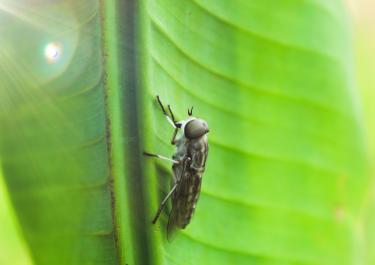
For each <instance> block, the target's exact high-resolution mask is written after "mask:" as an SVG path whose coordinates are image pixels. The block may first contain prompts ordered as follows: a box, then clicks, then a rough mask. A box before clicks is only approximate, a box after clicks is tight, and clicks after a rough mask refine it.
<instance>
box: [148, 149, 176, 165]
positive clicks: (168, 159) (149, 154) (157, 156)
mask: <svg viewBox="0 0 375 265" xmlns="http://www.w3.org/2000/svg"><path fill="white" fill-rule="evenodd" d="M143 154H144V155H145V156H151V157H156V158H159V159H162V160H166V161H169V162H172V163H173V164H179V163H180V162H179V161H177V160H173V159H170V158H168V157H165V156H162V155H157V154H151V153H147V152H143Z"/></svg>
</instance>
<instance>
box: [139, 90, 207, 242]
mask: <svg viewBox="0 0 375 265" xmlns="http://www.w3.org/2000/svg"><path fill="white" fill-rule="evenodd" d="M156 99H157V102H158V103H159V105H160V108H161V110H162V111H163V114H164V116H165V117H166V118H167V121H168V122H169V123H170V124H171V125H172V126H173V128H174V133H173V136H172V140H171V144H172V145H175V146H176V152H175V153H174V154H173V156H172V159H170V158H168V157H165V156H162V155H157V154H151V153H147V152H144V155H146V156H150V157H156V158H159V159H163V160H166V161H169V162H172V171H173V179H172V182H171V190H170V191H169V193H168V194H167V196H166V197H165V198H164V200H163V201H162V202H161V204H160V207H159V209H158V211H157V212H156V215H155V217H154V219H153V220H152V223H153V224H155V223H156V221H157V220H158V218H159V216H160V213H161V212H162V210H163V208H164V207H165V205H166V204H167V202H168V199H169V198H172V210H171V212H170V213H169V219H168V227H167V231H168V239H169V238H170V236H171V234H172V233H173V232H174V231H175V230H176V229H184V228H185V227H186V226H187V225H188V224H189V222H190V220H191V218H192V216H193V214H194V210H195V207H196V204H197V201H198V198H199V193H200V188H201V182H202V176H203V173H204V170H205V166H206V159H207V155H208V139H207V133H208V132H209V129H208V124H207V122H206V121H204V120H202V119H199V118H195V117H193V108H191V109H188V118H187V119H185V120H182V121H179V122H176V121H175V118H174V115H173V112H172V110H171V107H170V106H169V105H168V111H169V113H170V115H168V113H167V112H166V110H165V108H164V106H163V104H162V102H161V101H160V98H159V96H157V97H156ZM179 130H181V131H182V132H183V133H182V135H181V136H180V137H177V134H178V132H179Z"/></svg>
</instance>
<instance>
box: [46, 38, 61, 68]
mask: <svg viewBox="0 0 375 265" xmlns="http://www.w3.org/2000/svg"><path fill="white" fill-rule="evenodd" d="M62 52H63V49H62V46H61V44H59V43H56V42H51V43H48V44H47V46H46V48H45V49H44V56H45V58H46V60H47V63H49V64H53V63H56V62H58V61H59V59H60V58H61V56H62Z"/></svg>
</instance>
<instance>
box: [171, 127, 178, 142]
mask: <svg viewBox="0 0 375 265" xmlns="http://www.w3.org/2000/svg"><path fill="white" fill-rule="evenodd" d="M177 132H178V128H175V129H174V132H173V136H172V140H171V144H173V145H175V144H176V136H177Z"/></svg>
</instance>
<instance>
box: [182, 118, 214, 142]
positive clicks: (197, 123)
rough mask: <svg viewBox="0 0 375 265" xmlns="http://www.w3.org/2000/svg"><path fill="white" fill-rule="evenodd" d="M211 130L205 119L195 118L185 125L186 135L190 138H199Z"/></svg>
mask: <svg viewBox="0 0 375 265" xmlns="http://www.w3.org/2000/svg"><path fill="white" fill-rule="evenodd" d="M208 132H209V129H208V124H207V122H205V121H204V120H201V119H194V120H191V121H189V122H188V123H187V124H186V125H185V132H184V133H185V137H186V138H188V139H195V138H199V137H201V136H203V135H205V134H206V133H208Z"/></svg>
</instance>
